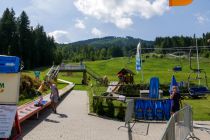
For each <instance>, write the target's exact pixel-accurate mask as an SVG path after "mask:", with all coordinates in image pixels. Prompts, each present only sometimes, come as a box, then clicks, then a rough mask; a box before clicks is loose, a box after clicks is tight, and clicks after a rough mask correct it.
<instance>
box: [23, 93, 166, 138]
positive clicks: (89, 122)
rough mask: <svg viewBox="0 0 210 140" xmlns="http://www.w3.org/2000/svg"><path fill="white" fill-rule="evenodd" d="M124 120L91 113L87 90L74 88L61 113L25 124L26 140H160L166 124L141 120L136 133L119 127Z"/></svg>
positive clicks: (50, 114) (59, 107)
mask: <svg viewBox="0 0 210 140" xmlns="http://www.w3.org/2000/svg"><path fill="white" fill-rule="evenodd" d="M122 125H124V122H120V121H115V120H109V119H105V118H99V117H95V116H90V115H88V96H87V92H86V91H76V90H73V91H72V92H71V93H70V94H68V95H67V96H66V97H65V98H64V100H63V101H62V102H61V103H60V105H59V106H58V114H53V113H52V112H51V110H50V109H48V110H46V111H45V112H43V113H41V114H40V118H39V120H36V119H34V120H32V119H31V120H27V121H25V122H24V123H23V124H22V128H23V135H22V138H21V139H24V140H37V139H39V140H49V139H50V140H58V139H59V140H159V139H160V136H161V134H162V133H163V129H165V126H166V124H164V123H158V124H157V123H150V124H148V123H137V124H136V125H135V126H134V128H133V132H132V133H129V132H128V131H127V128H121V129H120V130H118V129H117V128H118V127H119V126H122Z"/></svg>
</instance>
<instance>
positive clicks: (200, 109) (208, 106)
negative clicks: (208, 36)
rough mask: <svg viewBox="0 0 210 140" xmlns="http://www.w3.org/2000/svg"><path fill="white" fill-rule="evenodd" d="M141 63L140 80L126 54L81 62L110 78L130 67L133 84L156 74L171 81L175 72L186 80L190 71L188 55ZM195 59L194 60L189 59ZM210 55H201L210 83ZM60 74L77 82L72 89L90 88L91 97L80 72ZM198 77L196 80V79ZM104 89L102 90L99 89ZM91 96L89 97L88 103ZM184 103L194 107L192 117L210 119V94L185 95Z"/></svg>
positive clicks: (202, 64)
mask: <svg viewBox="0 0 210 140" xmlns="http://www.w3.org/2000/svg"><path fill="white" fill-rule="evenodd" d="M143 59H144V60H145V62H144V63H143V66H142V68H143V80H142V74H141V72H140V73H136V71H135V58H132V59H131V61H130V63H128V58H113V59H109V60H99V61H87V62H84V63H85V64H86V65H87V66H88V67H90V68H91V69H92V70H93V71H95V72H96V73H98V74H99V75H101V76H102V77H103V76H104V75H106V76H107V77H108V79H109V80H110V81H116V80H118V78H117V73H118V72H119V71H120V70H121V69H122V68H128V69H130V70H132V71H133V72H134V73H135V74H136V75H135V77H134V80H135V83H136V84H139V83H140V84H141V83H149V80H150V78H151V77H153V76H156V77H159V80H160V83H161V84H164V83H166V84H169V83H170V81H171V77H172V75H175V77H176V80H177V81H178V82H179V81H184V82H187V78H188V75H189V72H190V68H189V61H188V59H181V63H180V60H179V59H174V58H151V57H150V58H147V59H146V58H145V57H143ZM192 61H195V60H192ZM176 65H181V66H182V71H181V72H177V73H175V72H173V70H172V68H173V67H174V66H176ZM192 66H193V67H194V68H196V63H194V62H193V65H192ZM209 67H210V59H204V58H200V68H202V69H205V71H206V73H207V76H208V84H210V69H209ZM59 77H60V78H62V79H65V80H68V81H72V82H74V83H76V87H75V88H74V89H78V90H87V91H89V95H90V97H91V96H92V93H91V92H90V91H91V88H90V87H89V86H83V85H80V84H81V80H82V73H73V74H72V75H71V76H66V75H65V74H64V73H60V74H59ZM197 82H198V81H195V83H197ZM204 83H205V82H204V81H201V84H204ZM90 84H94V80H91V83H89V85H90ZM102 92H103V91H102ZM91 100H92V98H90V103H91V102H92V101H91ZM183 102H184V103H187V104H189V105H191V106H192V107H193V114H194V115H193V118H194V119H195V120H210V97H207V99H185V100H183Z"/></svg>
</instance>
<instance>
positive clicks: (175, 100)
mask: <svg viewBox="0 0 210 140" xmlns="http://www.w3.org/2000/svg"><path fill="white" fill-rule="evenodd" d="M170 99H171V100H172V106H171V115H173V114H174V113H175V112H176V111H179V110H180V99H181V96H180V94H179V93H178V90H177V86H173V87H172V93H171V95H170Z"/></svg>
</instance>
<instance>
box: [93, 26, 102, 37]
mask: <svg viewBox="0 0 210 140" xmlns="http://www.w3.org/2000/svg"><path fill="white" fill-rule="evenodd" d="M91 33H92V34H93V35H94V36H97V37H101V36H102V35H103V33H102V32H101V31H100V30H99V29H97V28H92V30H91Z"/></svg>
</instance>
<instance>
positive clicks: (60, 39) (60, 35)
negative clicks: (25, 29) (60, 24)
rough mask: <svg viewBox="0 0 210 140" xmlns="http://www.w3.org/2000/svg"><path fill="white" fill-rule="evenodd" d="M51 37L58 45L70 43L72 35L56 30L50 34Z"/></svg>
mask: <svg viewBox="0 0 210 140" xmlns="http://www.w3.org/2000/svg"><path fill="white" fill-rule="evenodd" d="M48 35H49V36H53V37H54V39H55V41H56V42H57V43H69V42H70V34H69V32H66V31H63V30H56V31H53V32H50V33H48Z"/></svg>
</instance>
